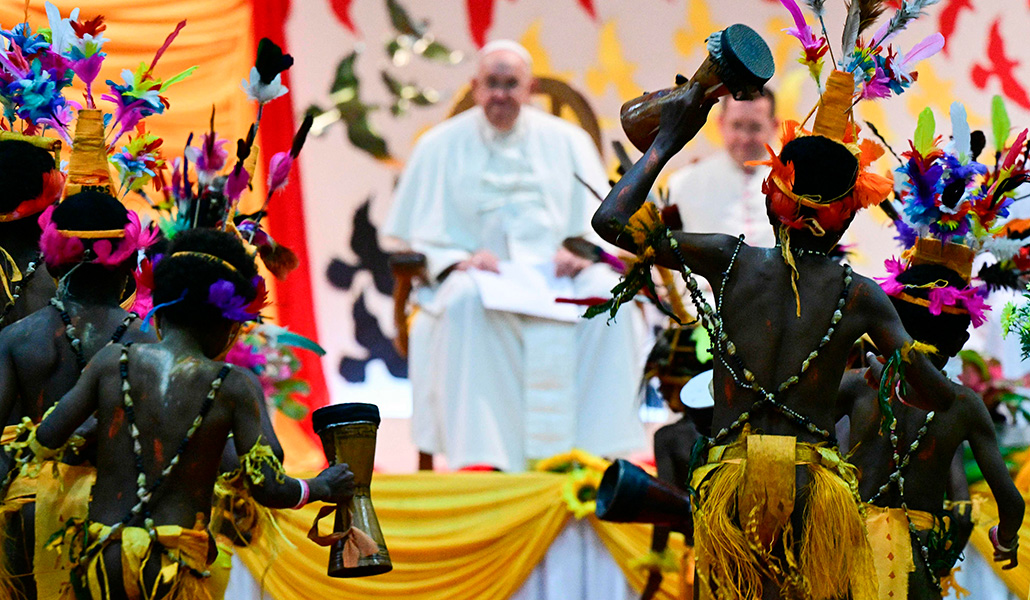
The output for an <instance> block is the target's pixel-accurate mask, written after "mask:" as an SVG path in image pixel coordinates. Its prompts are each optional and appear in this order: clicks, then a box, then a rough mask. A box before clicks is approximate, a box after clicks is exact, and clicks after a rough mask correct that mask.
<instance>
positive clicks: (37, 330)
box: [0, 142, 153, 597]
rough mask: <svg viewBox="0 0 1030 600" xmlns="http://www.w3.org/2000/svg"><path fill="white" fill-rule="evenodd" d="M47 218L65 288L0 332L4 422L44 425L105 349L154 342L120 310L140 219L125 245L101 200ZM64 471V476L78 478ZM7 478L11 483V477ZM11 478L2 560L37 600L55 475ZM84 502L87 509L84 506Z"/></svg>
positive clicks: (50, 249) (115, 213)
mask: <svg viewBox="0 0 1030 600" xmlns="http://www.w3.org/2000/svg"><path fill="white" fill-rule="evenodd" d="M11 143H13V142H11ZM19 143H24V142H19ZM43 214H44V217H43V218H42V219H39V220H40V221H41V222H42V223H43V224H44V225H45V226H46V230H45V232H44V234H43V235H44V243H43V259H44V260H45V262H46V268H45V269H43V272H42V275H43V276H46V275H47V273H48V272H49V274H51V275H53V276H54V277H57V278H59V279H60V282H61V284H60V287H59V293H58V295H57V296H56V298H54V300H53V301H52V304H50V305H47V306H44V307H43V308H40V309H39V310H37V311H36V312H34V313H32V314H30V315H29V316H27V317H25V318H24V319H21V320H20V321H17V322H15V323H13V324H11V325H9V326H8V327H6V328H4V329H3V330H2V331H0V422H8V421H11V420H22V419H23V418H24V419H27V420H28V422H29V423H39V422H40V421H41V420H42V419H43V415H44V414H45V413H46V411H47V410H48V409H50V407H52V406H53V405H54V404H55V403H57V401H58V400H59V399H60V398H61V396H63V395H64V394H65V393H67V392H68V390H70V389H72V386H74V385H75V382H76V381H77V380H78V378H79V374H80V372H81V371H82V368H83V367H84V366H85V364H86V363H87V362H88V361H89V359H90V358H92V357H93V355H94V354H96V353H97V352H98V351H99V350H100V349H101V348H103V347H104V346H106V345H107V344H110V343H112V342H115V343H117V342H122V341H125V342H133V341H151V340H153V334H144V333H141V332H140V331H139V323H138V322H137V321H136V319H135V317H134V316H130V315H129V313H128V312H126V311H125V310H124V309H123V308H121V307H120V306H119V300H120V299H121V297H122V294H123V292H124V290H125V289H126V286H127V284H128V282H129V281H130V280H131V278H132V272H133V270H134V269H135V268H136V258H137V253H136V250H137V249H138V246H137V242H138V241H139V234H143V235H145V234H144V233H143V232H142V231H140V229H139V227H138V225H139V219H138V217H137V216H136V215H135V214H134V213H132V214H131V217H132V219H133V220H134V223H135V227H134V228H133V227H130V228H128V229H130V231H128V233H129V237H130V238H131V239H127V238H126V233H127V225H128V224H129V222H130V213H129V212H128V211H127V210H126V209H125V207H124V206H122V204H121V203H120V202H118V201H117V200H115V199H114V198H112V197H111V196H108V195H106V194H102V193H100V192H82V193H80V194H76V195H74V196H70V197H69V198H68V199H66V200H65V201H64V202H62V203H61V204H59V205H57V206H55V207H51V208H47V209H46V211H45V212H44V213H43ZM37 218H38V216H37V217H33V218H32V221H33V222H35V221H36V220H37ZM37 227H38V225H37ZM37 237H38V236H37ZM101 242H103V243H104V244H108V245H111V246H113V247H114V248H124V252H122V253H121V254H122V255H124V256H116V257H114V259H113V260H111V259H108V260H103V259H100V258H98V257H97V256H96V254H95V253H94V252H93V251H92V248H94V247H96V246H97V245H98V244H100V243H101ZM101 260H103V262H101ZM12 417H13V418H14V419H12ZM17 432H22V437H24V427H17V426H11V427H9V428H8V431H7V432H6V433H7V434H8V435H5V436H4V437H5V438H11V439H5V440H4V442H5V443H9V442H12V441H14V439H13V438H14V437H15V436H16V435H18V433H17ZM14 468H15V469H17V468H18V466H17V465H15V467H14ZM60 468H61V469H62V473H65V472H69V473H70V472H71V471H73V470H74V469H70V468H66V467H65V466H62V467H60ZM3 473H4V474H5V475H7V474H8V471H7V469H4V470H3ZM9 476H10V477H11V479H13V482H11V483H10V488H11V491H10V492H9V493H7V495H6V497H5V498H4V504H3V506H2V508H0V515H11V514H14V513H15V511H18V512H20V515H21V519H10V523H9V526H8V528H7V533H8V536H7V537H8V539H7V546H6V547H5V553H4V554H5V556H6V558H7V560H8V567H9V569H10V572H11V574H12V575H15V578H14V580H13V581H14V582H15V583H16V584H17V585H19V586H20V587H21V588H22V592H23V593H24V594H25V595H27V596H29V597H34V596H35V582H34V581H33V578H32V577H28V576H25V575H27V574H31V572H32V564H33V558H32V557H33V553H34V537H35V536H34V534H35V531H34V526H33V523H34V519H35V514H36V503H35V498H36V483H38V478H39V477H44V478H46V477H49V476H50V471H49V470H40V472H39V474H38V475H37V476H36V477H21V476H19V474H18V473H17V472H11V473H10V475H9ZM4 491H7V490H6V489H5V490H4ZM43 500H45V501H46V502H52V501H54V500H56V499H55V498H45V499H43ZM81 500H82V502H83V506H84V505H85V500H86V499H85V498H82V499H81ZM6 520H7V519H5V521H6Z"/></svg>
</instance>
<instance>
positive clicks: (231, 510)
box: [211, 438, 294, 547]
mask: <svg viewBox="0 0 1030 600" xmlns="http://www.w3.org/2000/svg"><path fill="white" fill-rule="evenodd" d="M265 465H268V466H269V467H270V468H271V469H272V471H273V472H274V473H275V476H276V480H277V481H278V482H280V483H282V482H283V481H285V477H286V472H285V470H284V469H283V466H282V463H281V462H279V458H278V457H276V455H275V453H274V452H273V451H272V448H271V447H270V446H268V445H267V444H263V443H261V439H260V438H258V441H257V443H255V444H254V446H253V447H252V448H251V449H250V450H249V451H248V452H247V453H246V454H244V455H243V456H241V457H240V466H239V468H238V469H236V470H235V471H232V472H231V473H225V474H223V475H221V476H220V477H219V478H218V479H217V480H216V481H215V488H214V502H213V508H212V510H211V531H214V532H215V533H222V534H225V535H229V533H230V532H231V533H235V535H236V536H237V538H238V539H241V540H248V541H253V540H254V539H255V538H257V537H258V536H260V535H262V532H263V529H264V527H263V525H264V524H266V523H267V524H270V525H271V526H272V530H273V531H275V532H276V534H277V535H276V537H275V538H274V539H273V540H272V545H273V546H277V543H276V542H277V541H279V540H283V541H285V542H286V543H287V544H289V545H290V546H291V547H294V545H293V543H292V542H290V541H289V540H288V539H287V538H286V534H285V533H283V531H282V529H281V528H280V527H279V523H278V521H277V520H276V517H275V511H273V510H271V509H269V508H267V507H265V506H262V505H261V504H259V503H258V502H257V501H256V500H254V498H253V496H251V495H250V490H249V488H248V482H249V483H250V484H254V485H260V484H261V482H263V481H264V479H265V477H264V474H263V473H262V472H261V469H262V467H263V466H265ZM227 527H228V528H229V531H226V528H227ZM247 534H249V538H248V535H247Z"/></svg>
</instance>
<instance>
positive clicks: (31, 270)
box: [0, 252, 43, 325]
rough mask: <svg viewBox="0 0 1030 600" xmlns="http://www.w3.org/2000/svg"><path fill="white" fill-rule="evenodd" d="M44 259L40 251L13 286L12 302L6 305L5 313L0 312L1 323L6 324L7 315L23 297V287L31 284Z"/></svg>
mask: <svg viewBox="0 0 1030 600" xmlns="http://www.w3.org/2000/svg"><path fill="white" fill-rule="evenodd" d="M42 260H43V253H42V252H39V253H37V254H36V258H34V259H33V260H31V261H29V264H28V265H26V266H25V273H23V274H22V276H21V279H19V280H18V281H17V283H15V284H14V287H13V288H11V303H10V304H8V305H7V306H5V307H4V310H3V313H2V314H0V325H3V324H4V321H6V320H7V317H8V316H9V315H10V314H11V311H12V310H14V307H15V305H17V304H18V298H20V297H21V292H22V289H23V288H25V287H26V286H27V285H29V281H31V280H32V276H33V275H35V274H36V266H37V265H38V264H39V262H40V261H42Z"/></svg>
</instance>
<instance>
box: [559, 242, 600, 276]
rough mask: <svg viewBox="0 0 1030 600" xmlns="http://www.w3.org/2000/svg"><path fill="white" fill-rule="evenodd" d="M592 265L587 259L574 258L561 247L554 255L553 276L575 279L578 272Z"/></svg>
mask: <svg viewBox="0 0 1030 600" xmlns="http://www.w3.org/2000/svg"><path fill="white" fill-rule="evenodd" d="M592 264H594V263H593V262H591V261H590V260H589V259H586V258H582V257H580V256H576V255H575V254H573V253H572V252H569V251H568V250H567V249H565V247H564V246H562V247H560V248H558V251H557V252H555V253H554V276H555V277H575V276H576V275H579V272H580V271H582V270H583V269H585V268H587V267H589V266H590V265H592Z"/></svg>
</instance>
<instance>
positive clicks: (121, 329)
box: [50, 298, 139, 371]
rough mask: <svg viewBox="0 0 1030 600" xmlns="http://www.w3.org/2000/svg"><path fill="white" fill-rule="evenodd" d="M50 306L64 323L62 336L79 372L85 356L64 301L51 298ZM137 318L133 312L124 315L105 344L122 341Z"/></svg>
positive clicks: (82, 367) (84, 365) (82, 366)
mask: <svg viewBox="0 0 1030 600" xmlns="http://www.w3.org/2000/svg"><path fill="white" fill-rule="evenodd" d="M50 306H53V307H54V308H55V309H57V312H58V314H59V315H60V316H61V322H62V323H64V335H65V337H66V338H68V343H69V344H71V347H72V351H73V352H75V361H76V363H78V365H79V370H80V371H81V370H83V369H85V368H86V356H85V354H83V352H82V340H80V339H79V338H78V337H77V336H76V335H75V333H76V330H75V326H74V325H72V318H71V315H69V314H68V311H67V310H65V307H64V301H62V300H61V299H59V298H51V299H50ZM138 318H139V315H137V314H136V313H134V312H131V313H129V314H128V315H126V316H125V318H124V319H122V323H121V325H119V326H118V327H117V328H116V329H115V330H114V334H113V335H112V336H111V339H110V341H108V342H107V343H108V344H117V343H118V342H120V341H122V336H124V335H125V332H126V331H128V330H129V326H130V325H132V322H133V321H135V320H136V319H138Z"/></svg>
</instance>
